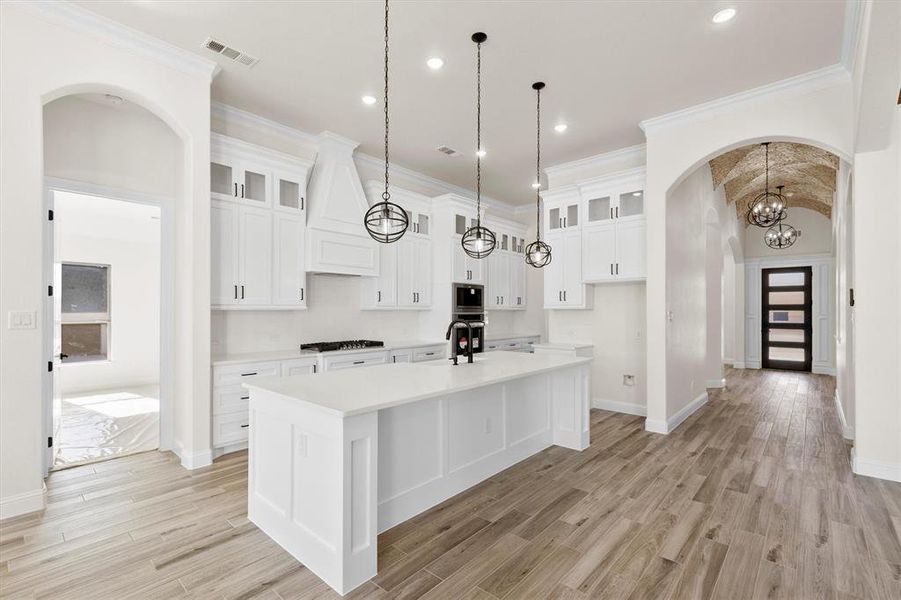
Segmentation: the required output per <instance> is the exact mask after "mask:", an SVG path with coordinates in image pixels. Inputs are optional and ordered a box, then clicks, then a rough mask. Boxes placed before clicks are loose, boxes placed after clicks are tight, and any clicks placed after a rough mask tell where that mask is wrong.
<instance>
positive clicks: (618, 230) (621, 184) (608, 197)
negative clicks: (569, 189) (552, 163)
mask: <svg viewBox="0 0 901 600" xmlns="http://www.w3.org/2000/svg"><path fill="white" fill-rule="evenodd" d="M579 187H580V191H581V194H582V199H583V209H584V210H583V212H584V213H585V214H586V215H587V218H586V220H585V223H584V224H583V226H582V255H583V261H582V277H583V280H584V281H585V282H586V283H600V282H606V281H624V280H640V279H644V278H645V277H646V274H647V270H646V266H645V265H646V259H645V254H646V244H645V231H646V226H645V217H644V190H643V188H644V170H643V169H640V170H637V171H630V172H628V173H626V174H622V175H616V176H608V177H604V178H601V179H599V180H595V181H592V182H590V183H583V184H581V185H580V186H579Z"/></svg>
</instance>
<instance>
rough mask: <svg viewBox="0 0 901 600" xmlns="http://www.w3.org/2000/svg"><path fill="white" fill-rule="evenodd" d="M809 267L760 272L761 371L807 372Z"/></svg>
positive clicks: (808, 365) (809, 356)
mask: <svg viewBox="0 0 901 600" xmlns="http://www.w3.org/2000/svg"><path fill="white" fill-rule="evenodd" d="M811 277H812V269H811V268H810V267H787V268H781V269H763V273H762V280H763V281H762V285H761V288H762V290H763V305H762V308H763V319H762V322H763V332H762V335H761V340H762V343H763V368H764V369H788V370H792V371H810V367H811V362H812V357H811V348H812V344H811V337H812V333H813V327H812V324H811V319H810V317H811V302H812V300H811V289H812V285H811Z"/></svg>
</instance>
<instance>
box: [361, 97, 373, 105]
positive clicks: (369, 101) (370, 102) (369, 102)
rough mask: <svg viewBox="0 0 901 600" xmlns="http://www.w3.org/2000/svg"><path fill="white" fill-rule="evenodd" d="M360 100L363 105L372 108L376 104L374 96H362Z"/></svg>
mask: <svg viewBox="0 0 901 600" xmlns="http://www.w3.org/2000/svg"><path fill="white" fill-rule="evenodd" d="M362 99H363V104H366V105H367V106H372V105H373V104H375V103H376V99H375V96H363V98H362Z"/></svg>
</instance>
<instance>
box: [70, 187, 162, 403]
mask: <svg viewBox="0 0 901 600" xmlns="http://www.w3.org/2000/svg"><path fill="white" fill-rule="evenodd" d="M55 210H56V217H55V219H54V221H55V222H56V227H57V231H58V232H59V238H58V241H59V258H60V261H61V262H80V263H95V264H105V265H109V266H110V327H109V335H110V343H109V360H104V361H91V362H82V363H68V364H65V363H64V364H63V365H62V366H61V367H60V374H59V383H60V386H61V391H62V393H63V395H68V394H74V393H79V392H87V391H93V390H106V389H111V388H114V387H120V386H121V387H130V386H138V385H147V384H153V385H156V384H159V358H160V221H159V215H160V209H159V208H158V207H156V206H146V205H141V204H135V203H130V202H123V201H118V200H112V199H108V198H97V197H92V196H78V195H75V194H68V193H58V194H56V203H55Z"/></svg>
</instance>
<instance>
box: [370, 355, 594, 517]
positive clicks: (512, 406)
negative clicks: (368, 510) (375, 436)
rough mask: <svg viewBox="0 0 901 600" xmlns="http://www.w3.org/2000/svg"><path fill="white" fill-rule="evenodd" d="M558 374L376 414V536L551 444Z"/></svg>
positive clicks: (485, 388)
mask: <svg viewBox="0 0 901 600" xmlns="http://www.w3.org/2000/svg"><path fill="white" fill-rule="evenodd" d="M553 374H554V372H552V373H542V374H539V375H534V376H529V377H524V378H521V379H515V380H512V381H509V382H505V383H500V384H495V385H490V386H485V387H483V388H478V389H475V390H470V391H467V392H462V393H459V394H450V395H447V396H443V397H439V398H433V399H429V400H423V401H420V402H413V403H410V404H405V405H402V406H397V407H393V408H389V409H384V410H381V411H379V424H378V429H379V456H378V460H379V466H378V471H379V478H380V479H379V505H378V529H379V532H382V531H385V530H387V529H389V528H391V527H393V526H394V525H397V524H398V523H402V522H403V521H406V520H407V519H410V518H412V517H413V516H415V515H417V514H419V513H421V512H423V511H425V510H428V509H429V508H432V507H433V506H435V505H437V504H439V503H441V502H443V501H444V500H446V499H448V498H450V497H451V496H454V495H455V494H458V493H460V492H462V491H464V490H466V489H468V488H470V487H472V486H473V485H475V484H477V483H479V482H480V481H483V480H485V479H487V478H489V477H491V476H492V475H494V474H496V473H498V472H500V471H502V470H504V469H506V468H507V467H510V466H512V465H514V464H516V463H517V462H519V461H521V460H523V459H525V458H528V457H529V456H532V455H533V454H535V453H537V452H540V451H541V450H543V449H545V448H547V447H548V446H550V445H551V444H552V443H553V437H552V429H551V422H552V417H551V414H552V412H551V395H550V391H549V389H550V381H551V377H552V375H553ZM586 406H587V405H586Z"/></svg>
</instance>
